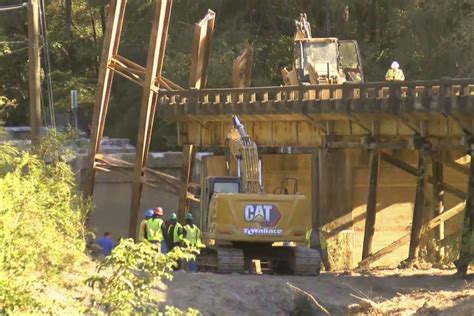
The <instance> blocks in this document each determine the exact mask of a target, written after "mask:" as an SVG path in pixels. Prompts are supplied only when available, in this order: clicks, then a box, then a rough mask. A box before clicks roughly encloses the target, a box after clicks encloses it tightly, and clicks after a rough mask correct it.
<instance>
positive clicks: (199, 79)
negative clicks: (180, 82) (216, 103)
mask: <svg viewBox="0 0 474 316" xmlns="http://www.w3.org/2000/svg"><path fill="white" fill-rule="evenodd" d="M215 16H216V14H215V13H214V12H213V11H212V10H208V12H207V14H206V16H205V17H204V18H203V19H202V20H201V21H199V23H196V24H195V26H194V35H193V43H192V48H191V68H190V71H189V87H190V88H196V89H204V88H205V87H206V82H207V64H208V63H209V55H210V53H211V42H212V36H213V33H214V22H215Z"/></svg>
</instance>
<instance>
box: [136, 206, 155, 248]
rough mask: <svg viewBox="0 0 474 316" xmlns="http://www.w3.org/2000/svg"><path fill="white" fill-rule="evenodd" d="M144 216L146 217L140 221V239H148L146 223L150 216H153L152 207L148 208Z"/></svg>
mask: <svg viewBox="0 0 474 316" xmlns="http://www.w3.org/2000/svg"><path fill="white" fill-rule="evenodd" d="M144 217H145V218H144V219H143V220H142V221H141V222H140V226H139V229H138V241H144V240H148V234H147V231H146V223H147V221H148V220H149V219H150V218H152V217H153V210H152V209H148V210H146V211H145V214H144Z"/></svg>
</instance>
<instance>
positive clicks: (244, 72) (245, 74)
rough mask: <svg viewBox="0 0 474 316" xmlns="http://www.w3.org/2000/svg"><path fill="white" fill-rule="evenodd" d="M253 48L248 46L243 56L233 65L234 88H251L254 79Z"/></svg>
mask: <svg viewBox="0 0 474 316" xmlns="http://www.w3.org/2000/svg"><path fill="white" fill-rule="evenodd" d="M252 57H253V48H252V47H250V46H248V47H246V48H245V49H244V51H243V52H242V54H240V55H239V57H237V58H236V59H235V60H234V64H233V65H232V87H233V88H245V87H250V81H251V77H252V60H253V58H252Z"/></svg>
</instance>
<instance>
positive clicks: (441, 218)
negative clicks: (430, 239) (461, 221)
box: [359, 203, 464, 268]
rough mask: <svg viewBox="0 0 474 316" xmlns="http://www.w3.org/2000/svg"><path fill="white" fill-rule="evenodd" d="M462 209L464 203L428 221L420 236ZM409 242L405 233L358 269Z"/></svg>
mask: <svg viewBox="0 0 474 316" xmlns="http://www.w3.org/2000/svg"><path fill="white" fill-rule="evenodd" d="M463 209H464V203H459V204H458V205H456V206H454V207H452V208H451V209H449V210H447V211H446V212H444V213H442V214H440V215H438V216H436V217H435V218H433V219H432V220H430V221H429V222H427V223H426V224H424V225H423V226H422V227H421V229H420V232H421V234H422V235H423V234H426V233H427V232H428V231H430V230H431V229H433V228H435V227H436V226H438V225H439V223H441V222H442V221H447V220H448V219H450V218H452V217H454V216H456V215H457V214H459V213H461V212H462V210H463ZM409 241H410V233H407V234H405V235H403V236H402V237H400V238H399V239H397V240H396V241H394V242H393V243H391V244H390V245H388V246H387V247H384V248H382V249H380V250H378V251H377V252H375V253H373V254H371V255H370V256H368V257H367V258H365V259H364V260H362V261H361V262H359V267H360V268H366V267H368V266H369V265H370V264H371V263H373V262H375V261H377V260H379V259H380V258H383V257H384V256H386V255H387V254H390V253H392V252H393V251H394V250H395V249H397V248H399V247H401V246H403V245H405V244H406V243H408V242H409Z"/></svg>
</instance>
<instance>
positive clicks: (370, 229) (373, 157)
mask: <svg viewBox="0 0 474 316" xmlns="http://www.w3.org/2000/svg"><path fill="white" fill-rule="evenodd" d="M379 161H380V160H379V154H378V153H377V152H376V151H375V150H371V151H370V167H369V168H370V173H369V192H368V196H367V211H366V213H365V214H366V215H365V231H364V244H363V248H362V259H365V258H367V257H368V256H369V255H370V254H371V253H372V240H373V238H374V233H375V218H376V214H377V180H378V172H379Z"/></svg>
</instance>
